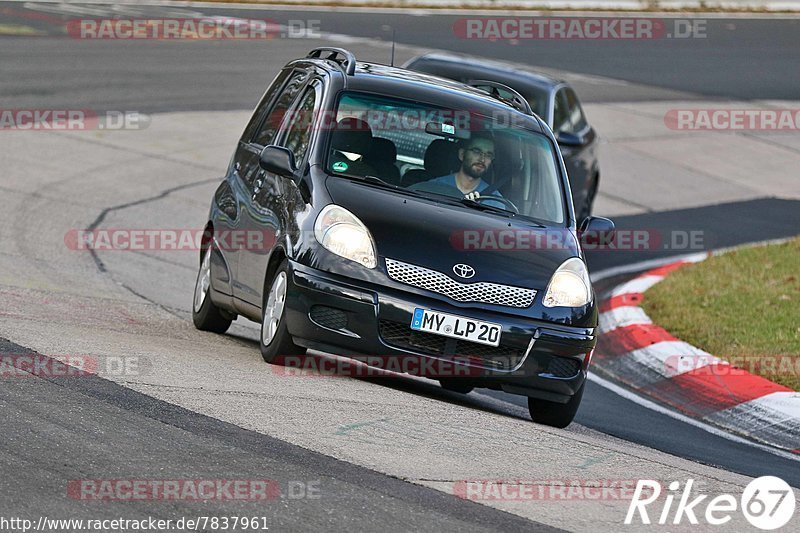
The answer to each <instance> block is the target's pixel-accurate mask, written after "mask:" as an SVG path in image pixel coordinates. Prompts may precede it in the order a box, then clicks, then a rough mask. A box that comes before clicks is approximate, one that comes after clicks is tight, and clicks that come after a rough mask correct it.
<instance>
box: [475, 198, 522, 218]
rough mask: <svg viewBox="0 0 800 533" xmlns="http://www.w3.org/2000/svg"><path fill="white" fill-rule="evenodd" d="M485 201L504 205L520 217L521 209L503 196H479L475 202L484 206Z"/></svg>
mask: <svg viewBox="0 0 800 533" xmlns="http://www.w3.org/2000/svg"><path fill="white" fill-rule="evenodd" d="M484 200H487V201H492V202H500V203H501V204H503V205H504V206H506V207H507V208H509V209H510V210H512V211H514V214H516V215H519V209H518V208H517V206H515V205H514V203H513V202H512V201H511V200H509V199H508V198H503V197H502V196H491V195H489V196H478V197H477V198H475V199H474V200H473V201H475V202H478V203H479V204H482V203H483V201H484Z"/></svg>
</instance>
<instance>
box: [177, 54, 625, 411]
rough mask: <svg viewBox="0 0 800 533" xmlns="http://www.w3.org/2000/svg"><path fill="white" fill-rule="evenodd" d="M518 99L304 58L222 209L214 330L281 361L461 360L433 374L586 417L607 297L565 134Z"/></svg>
mask: <svg viewBox="0 0 800 533" xmlns="http://www.w3.org/2000/svg"><path fill="white" fill-rule="evenodd" d="M500 89H502V90H500ZM508 94H512V97H508ZM503 95H504V96H503ZM514 95H515V93H514V91H513V89H510V88H508V87H505V86H499V84H496V83H494V82H489V81H477V82H475V83H474V84H473V86H469V85H465V84H462V83H459V82H456V81H452V80H447V79H444V78H438V77H435V76H431V75H427V74H422V73H419V72H413V71H409V70H405V69H402V68H396V67H390V66H385V65H380V64H374V63H363V62H356V59H355V57H354V56H353V54H352V53H350V52H348V51H346V50H342V49H338V48H316V49H314V50H312V51H311V52H310V53H309V54H308V56H307V57H305V58H302V59H298V60H295V61H292V62H290V63H289V64H288V65H286V67H284V68H283V70H281V72H280V73H279V74H278V76H277V77H276V78H275V80H274V81H273V82H272V84H271V85H270V87H269V88H268V89H267V91H266V93H265V94H264V96H263V98H262V99H261V101H260V103H259V105H258V107H257V108H256V110H255V112H254V114H253V116H252V118H251V120H250V122H249V123H248V125H247V127H246V128H245V130H244V133H243V134H242V137H241V139H240V140H239V143H238V145H237V147H236V151H235V153H234V154H233V158H232V159H231V161H230V164H229V167H228V172H227V175H226V176H225V178H224V179H223V181H222V183H220V185H219V187H218V188H217V190H216V192H215V194H214V198H213V200H212V202H211V209H210V212H209V216H208V222H207V225H206V227H205V232H204V237H203V241H202V244H203V245H202V251H201V256H200V270H199V273H198V276H197V282H196V287H195V293H194V301H193V319H194V324H195V326H196V327H197V328H199V329H202V330H208V331H215V332H224V331H226V330H227V329H228V327H229V326H230V324H231V321H232V320H234V319H235V318H236V317H237V315H241V316H244V317H246V318H248V319H251V320H253V321H256V322H260V323H261V335H260V344H261V353H262V355H263V357H264V359H265V360H266V361H268V362H273V363H278V362H281V361H285V358H286V357H289V356H294V355H298V354H304V353H305V351H306V350H307V349H313V350H319V351H324V352H329V353H333V354H340V355H346V356H347V357H351V358H356V359H361V360H366V361H375V360H376V357H375V356H380V357H381V358H384V359H383V360H385V359H386V358H388V359H393V358H395V359H403V358H417V359H419V360H421V361H425V362H431V361H433V362H439V363H442V362H446V363H448V365H443V366H440V367H436V368H449V369H451V370H450V371H449V372H447V373H439V374H434V375H427V377H433V378H436V379H439V381H440V382H441V383H442V386H443V387H445V388H448V389H450V390H455V391H459V392H469V391H470V390H472V388H474V387H487V388H492V389H500V390H504V391H507V392H510V393H515V394H521V395H525V396H527V397H528V405H529V408H530V413H531V417H532V418H533V420H535V421H537V422H541V423H545V424H549V425H553V426H558V427H565V426H567V425H568V424H569V423H570V422H571V421H572V419H573V417H574V416H575V413H576V411H577V409H578V406H579V404H580V401H581V397H582V394H583V389H584V384H585V382H586V376H587V371H588V366H589V362H590V359H591V355H592V352H593V349H594V346H595V343H596V328H597V307H596V302H595V297H594V293H593V290H592V286H591V283H590V281H589V275H588V272H587V268H586V264H585V261H584V257H583V252H582V250H581V244H580V239H579V229H578V228H577V227H576V221H575V215H574V212H573V206H572V201H571V197H570V190H569V182H568V180H567V173H566V170H565V168H564V162H563V160H562V157H561V154H560V152H559V148H558V145H557V143H556V140H555V138H554V136H553V133H552V132H551V131H550V129H549V128H548V126H547V125H546V123H545V122H543V121H542V120H541V119H540V118H539V117H538V116H536V115H535V114H534V113H533V112H532V111H531V109H530V107H529V105H528V104H527V103H526V102H525V100H524V99H523V98H522V97H520V96H519V95H518V94H516V95H515V96H514ZM613 229H614V226H613V223H611V221H609V220H607V219H603V218H598V217H590V218H588V219H586V220H585V221H583V223H582V225H581V228H580V231H582V232H587V233H593V234H597V235H602V238H604V239H610V238H613ZM370 364H371V363H370ZM426 368H431V366H430V365H429V366H427V367H426Z"/></svg>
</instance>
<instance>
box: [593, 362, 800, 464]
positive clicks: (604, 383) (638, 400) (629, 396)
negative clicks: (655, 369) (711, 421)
mask: <svg viewBox="0 0 800 533" xmlns="http://www.w3.org/2000/svg"><path fill="white" fill-rule="evenodd" d="M589 380H591V381H593V382H595V383H597V384H598V385H600V386H601V387H603V388H604V389H608V390H610V391H611V392H613V393H615V394H617V395H619V396H622V397H623V398H625V399H626V400H629V401H631V402H633V403H635V404H638V405H641V406H642V407H644V408H646V409H650V410H652V411H655V412H657V413H660V414H662V415H666V416H668V417H670V418H674V419H675V420H679V421H681V422H684V423H686V424H689V425H690V426H694V427H696V428H699V429H702V430H703V431H705V432H707V433H711V434H712V435H714V436H717V437H722V438H723V439H727V440H729V441H732V442H735V443H737V444H745V445H747V446H752V447H754V448H758V449H759V450H761V451H765V452H768V453H771V454H773V455H777V456H778V457H782V458H784V459H789V460H792V461H797V462H800V456H799V455H797V454H793V453H791V452H786V451H783V450H778V449H775V448H772V447H770V446H766V445H764V444H759V443H757V442H753V441H750V440H747V439H745V438H744V437H740V436H738V435H734V434H732V433H728V432H727V431H723V430H721V429H717V428H715V427H714V426H710V425H708V424H706V423H705V422H700V421H699V420H695V419H694V418H690V417H688V416H686V415H682V414H680V413H677V412H675V411H672V410H670V409H667V408H666V407H663V406H661V405H658V404H657V403H655V402H652V401H650V400H647V399H645V398H642V397H641V396H639V395H638V394H634V393H633V392H631V391H629V390H627V389H623V388H622V387H620V386H619V385H615V384H614V383H611V382H610V381H608V380H606V379H603V378H601V377H599V376H597V375H596V374H589Z"/></svg>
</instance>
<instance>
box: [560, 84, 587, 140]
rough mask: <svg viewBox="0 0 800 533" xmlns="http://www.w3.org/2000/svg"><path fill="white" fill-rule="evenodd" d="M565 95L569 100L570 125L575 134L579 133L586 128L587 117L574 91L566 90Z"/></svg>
mask: <svg viewBox="0 0 800 533" xmlns="http://www.w3.org/2000/svg"><path fill="white" fill-rule="evenodd" d="M564 95H565V96H566V98H567V113H568V114H569V123H570V126H571V127H572V130H573V131H574V132H579V131H581V130H583V129H584V128H585V127H586V117H585V116H584V115H583V109H581V104H580V102H578V96H577V95H576V94H575V91H573V90H572V89H565V90H564Z"/></svg>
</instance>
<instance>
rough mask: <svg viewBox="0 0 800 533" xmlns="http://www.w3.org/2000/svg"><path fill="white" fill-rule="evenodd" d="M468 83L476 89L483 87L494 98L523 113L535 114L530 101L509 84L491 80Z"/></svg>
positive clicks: (468, 81) (470, 81)
mask: <svg viewBox="0 0 800 533" xmlns="http://www.w3.org/2000/svg"><path fill="white" fill-rule="evenodd" d="M466 83H467V85H469V86H470V87H475V88H476V89H481V90H483V91H485V92H487V93H489V95H491V96H493V97H494V98H497V99H498V100H500V101H501V102H504V103H506V104H508V105H510V106H511V107H513V108H514V109H516V110H517V111H522V112H523V113H526V114H528V115H533V109H531V105H530V104H529V103H528V101H527V100H525V97H523V96H522V95H521V94H519V93H518V92H517V91H515V90H514V89H512V88H511V87H509V86H508V85H505V84H503V83H499V82H496V81H491V80H467V82H466ZM484 87H488V89H485V88H484ZM501 90H502V91H507V92H509V93H511V98H508V97H505V96H503V95H501V94H500V91H501Z"/></svg>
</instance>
